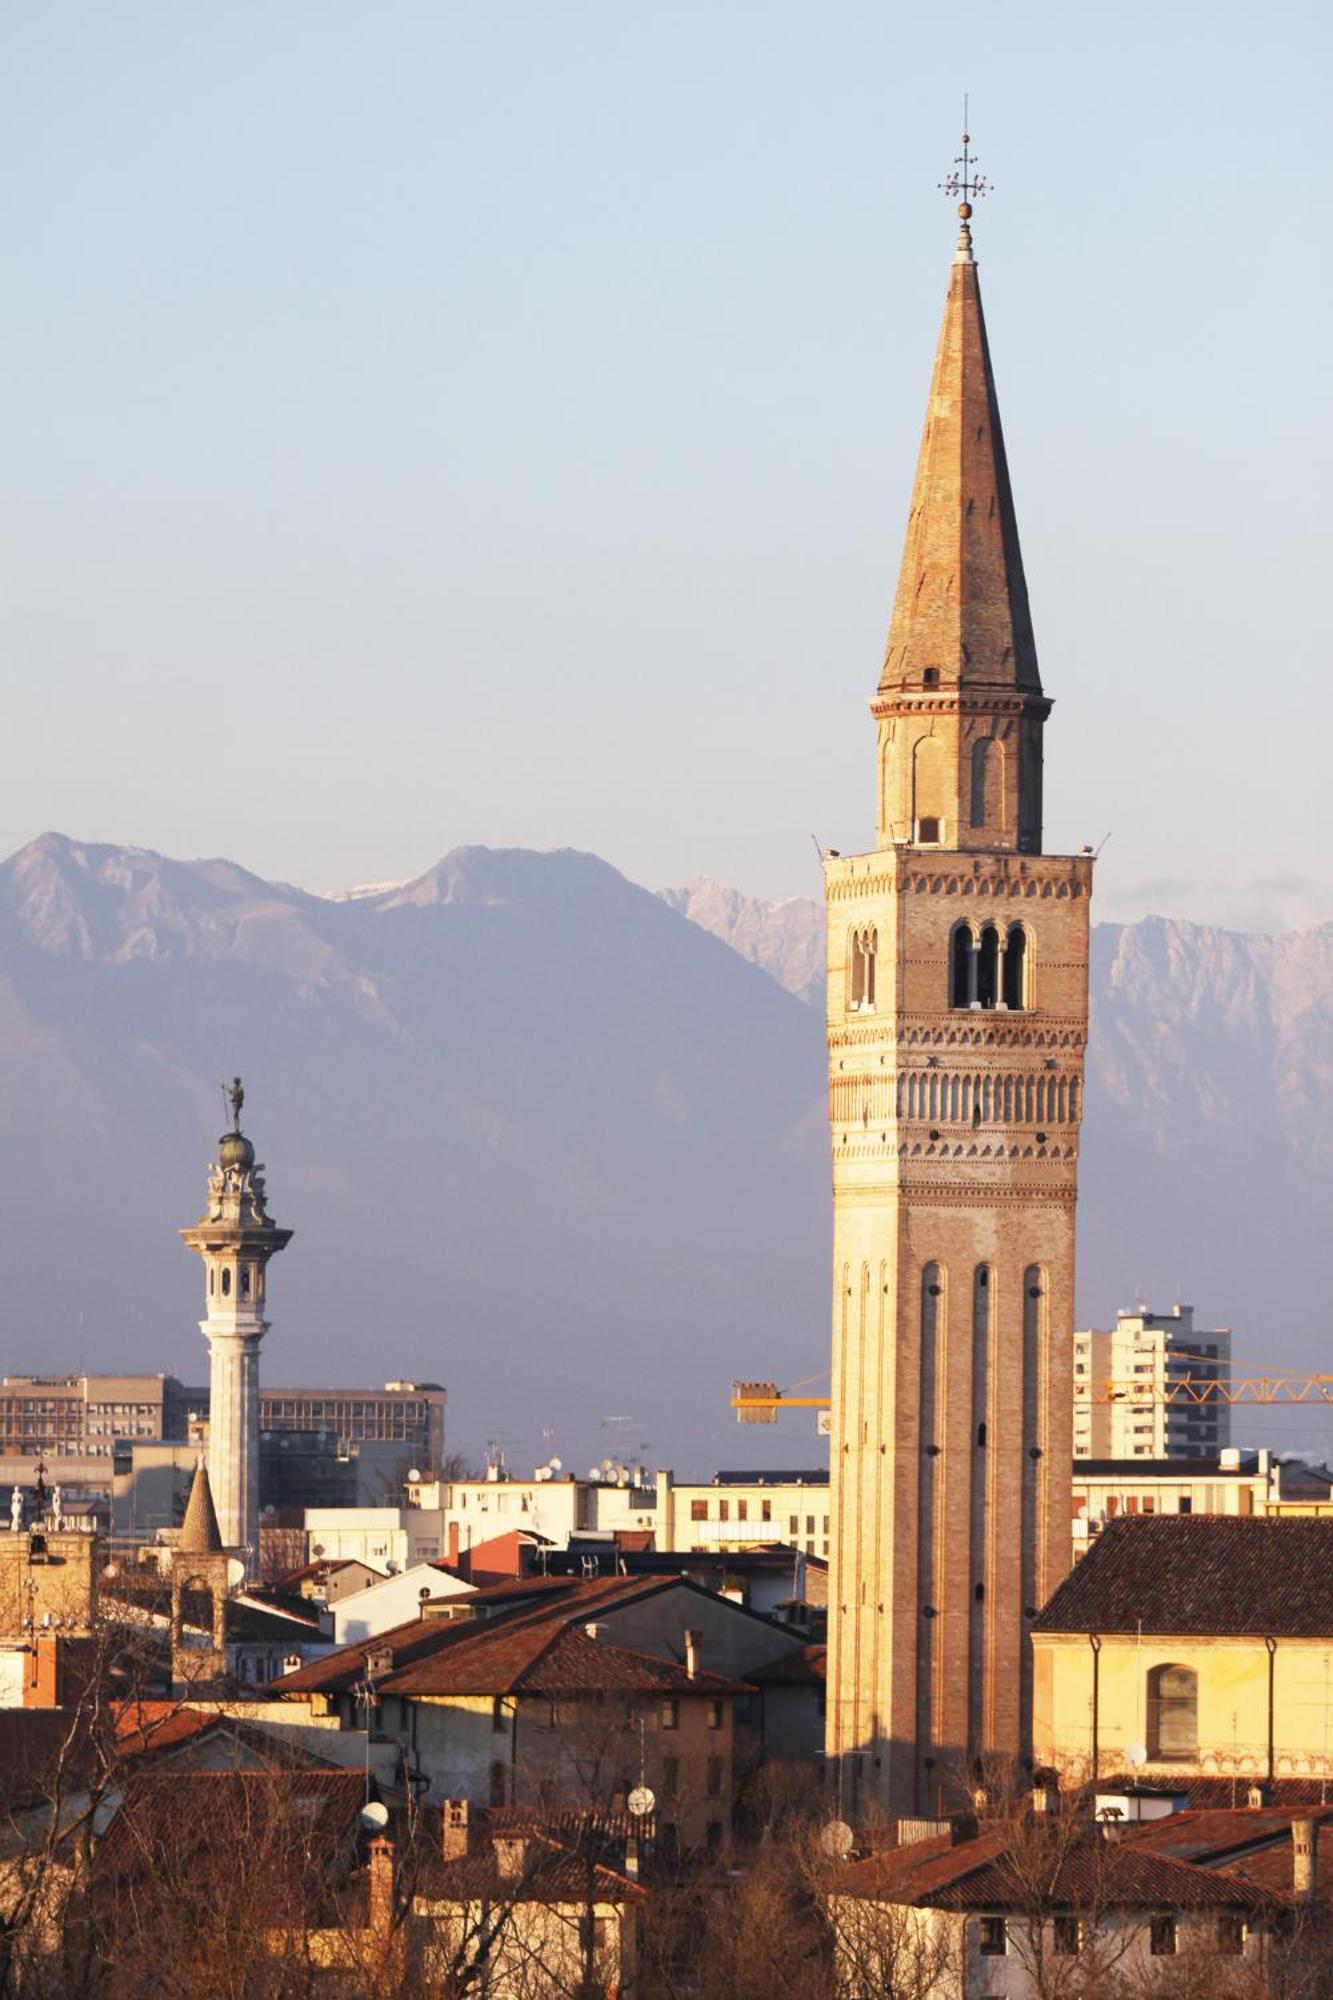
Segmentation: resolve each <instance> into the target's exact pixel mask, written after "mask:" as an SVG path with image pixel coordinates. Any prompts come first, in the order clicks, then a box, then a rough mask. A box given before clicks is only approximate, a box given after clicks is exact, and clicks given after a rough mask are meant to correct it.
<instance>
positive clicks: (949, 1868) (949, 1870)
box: [833, 1826, 1267, 1914]
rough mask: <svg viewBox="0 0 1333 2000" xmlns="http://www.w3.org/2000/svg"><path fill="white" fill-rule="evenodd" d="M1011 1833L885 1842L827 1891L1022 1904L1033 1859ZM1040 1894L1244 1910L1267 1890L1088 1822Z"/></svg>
mask: <svg viewBox="0 0 1333 2000" xmlns="http://www.w3.org/2000/svg"><path fill="white" fill-rule="evenodd" d="M1010 1839H1011V1836H1010V1833H1009V1830H1008V1829H988V1830H987V1831H985V1832H983V1833H980V1834H978V1835H977V1837H976V1838H975V1839H973V1840H963V1841H960V1842H958V1844H957V1845H956V1846H951V1845H950V1839H949V1836H948V1834H941V1835H939V1836H937V1837H936V1838H934V1839H932V1840H923V1841H914V1842H913V1843H912V1844H911V1845H910V1846H907V1847H894V1848H890V1849H888V1850H887V1851H886V1852H885V1853H883V1854H876V1855H872V1856H871V1857H870V1859H869V1860H867V1861H858V1862H853V1863H852V1864H851V1866H849V1867H847V1868H845V1869H842V1870H841V1871H840V1872H839V1874H838V1875H837V1876H836V1878H835V1881H834V1885H833V1888H834V1893H835V1894H837V1895H842V1896H859V1897H864V1898H866V1899H867V1900H869V1901H875V1902H888V1903H906V1904H912V1905H914V1906H916V1907H918V1908H929V1909H936V1910H954V1911H960V1912H964V1911H987V1910H989V1911H994V1912H996V1913H997V1914H1006V1913H1009V1912H1014V1913H1021V1912H1022V1911H1023V1910H1024V1909H1025V1908H1026V1907H1028V1903H1029V1899H1028V1897H1027V1896H1026V1895H1025V1894H1024V1883H1025V1881H1026V1879H1027V1876H1028V1874H1030V1873H1031V1870H1032V1863H1031V1861H1030V1860H1029V1859H1028V1858H1027V1857H1025V1856H1024V1855H1023V1854H1022V1853H1021V1850H1016V1851H1015V1852H1014V1853H1013V1854H1011V1850H1010ZM1042 1896H1043V1901H1044V1902H1045V1904H1046V1906H1047V1907H1048V1908H1053V1909H1056V1910H1066V1911H1070V1912H1079V1911H1087V1910H1092V1909H1098V1908H1100V1909H1133V1910H1184V1909H1215V1910H1235V1909H1242V1910H1253V1909H1255V1908H1256V1907H1258V1906H1259V1905H1261V1904H1262V1903H1263V1902H1264V1901H1266V1900H1267V1899H1266V1898H1265V1897H1264V1896H1262V1895H1261V1894H1260V1892H1259V1891H1257V1890H1256V1889H1254V1888H1252V1887H1251V1886H1250V1885H1249V1884H1247V1883H1244V1882H1241V1881H1238V1880H1235V1879H1234V1878H1232V1877H1231V1876H1225V1875H1220V1874H1215V1873H1213V1872H1211V1871H1210V1870H1208V1869H1206V1868H1196V1867H1193V1866H1191V1865H1190V1864H1189V1863H1188V1862H1184V1861H1173V1860H1171V1859H1169V1858H1167V1857H1164V1856H1161V1855H1158V1854H1155V1853H1151V1852H1139V1851H1138V1849H1137V1847H1136V1846H1134V1845H1132V1844H1126V1843H1123V1842H1121V1841H1110V1840H1107V1839H1106V1837H1105V1836H1104V1834H1103V1833H1102V1831H1101V1830H1100V1828H1097V1827H1094V1826H1090V1827H1089V1828H1088V1829H1087V1831H1086V1833H1085V1834H1083V1835H1081V1836H1080V1837H1075V1838H1074V1839H1072V1840H1071V1841H1070V1842H1069V1844H1068V1845H1067V1846H1063V1847H1059V1848H1057V1850H1056V1852H1055V1853H1054V1854H1053V1856H1052V1857H1051V1861H1050V1864H1049V1873H1044V1874H1043V1885H1042Z"/></svg>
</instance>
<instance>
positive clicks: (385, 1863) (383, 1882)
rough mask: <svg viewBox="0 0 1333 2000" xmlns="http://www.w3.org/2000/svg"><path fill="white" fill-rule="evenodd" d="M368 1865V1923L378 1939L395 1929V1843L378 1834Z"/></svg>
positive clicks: (370, 1852)
mask: <svg viewBox="0 0 1333 2000" xmlns="http://www.w3.org/2000/svg"><path fill="white" fill-rule="evenodd" d="M368 1855H369V1858H368V1860H367V1863H366V1878H367V1886H366V1922H367V1924H368V1925H369V1926H370V1929H371V1930H372V1931H374V1933H375V1935H376V1936H377V1937H387V1936H388V1935H389V1932H390V1931H391V1930H392V1929H393V1873H394V1869H393V1842H392V1841H391V1840H388V1839H386V1838H385V1836H384V1835H383V1834H382V1833H377V1834H376V1836H375V1838H374V1839H373V1840H372V1841H371V1843H370V1847H369V1850H368Z"/></svg>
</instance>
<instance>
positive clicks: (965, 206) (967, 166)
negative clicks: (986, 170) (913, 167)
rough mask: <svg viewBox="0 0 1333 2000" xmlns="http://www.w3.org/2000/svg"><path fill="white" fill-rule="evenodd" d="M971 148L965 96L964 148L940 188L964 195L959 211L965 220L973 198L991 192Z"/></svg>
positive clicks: (944, 191)
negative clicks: (978, 168)
mask: <svg viewBox="0 0 1333 2000" xmlns="http://www.w3.org/2000/svg"><path fill="white" fill-rule="evenodd" d="M971 148H972V135H971V133H970V132H968V130H967V99H966V98H964V99H963V150H962V152H961V153H959V154H958V155H957V157H956V159H955V160H954V163H953V172H952V173H951V174H950V175H949V178H948V180H947V181H941V182H940V188H941V190H942V192H943V193H945V194H947V195H949V196H950V197H951V198H953V197H956V196H958V195H961V196H962V197H963V198H962V200H961V201H960V202H959V204H958V213H959V214H960V215H961V216H962V218H963V221H964V222H967V221H968V220H970V218H971V214H972V201H973V198H974V197H976V199H978V200H980V198H981V196H982V195H983V194H989V193H990V182H989V181H988V180H987V179H986V177H985V175H984V174H979V173H978V172H977V170H976V168H977V161H976V155H975V154H974V153H973V152H972V150H971Z"/></svg>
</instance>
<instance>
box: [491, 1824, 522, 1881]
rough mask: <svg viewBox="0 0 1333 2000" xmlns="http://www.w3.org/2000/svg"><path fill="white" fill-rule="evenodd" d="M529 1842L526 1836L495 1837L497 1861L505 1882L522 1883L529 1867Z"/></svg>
mask: <svg viewBox="0 0 1333 2000" xmlns="http://www.w3.org/2000/svg"><path fill="white" fill-rule="evenodd" d="M527 1859H528V1842H527V1836H526V1834H521V1833H497V1834H496V1836H495V1860H496V1866H497V1867H498V1869H499V1871H500V1879H501V1880H502V1881H504V1882H520V1881H522V1879H523V1870H524V1868H525V1867H526V1866H527Z"/></svg>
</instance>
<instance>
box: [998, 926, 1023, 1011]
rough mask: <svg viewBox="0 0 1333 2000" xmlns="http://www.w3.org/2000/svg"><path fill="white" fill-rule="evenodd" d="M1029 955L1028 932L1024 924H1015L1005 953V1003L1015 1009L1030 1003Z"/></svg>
mask: <svg viewBox="0 0 1333 2000" xmlns="http://www.w3.org/2000/svg"><path fill="white" fill-rule="evenodd" d="M1027 956H1028V934H1027V932H1026V931H1025V930H1024V929H1023V926H1022V924H1015V925H1014V927H1013V929H1012V930H1011V931H1010V933H1009V938H1008V942H1007V944H1006V946H1005V953H1004V1004H1005V1006H1006V1007H1012V1008H1014V1009H1015V1010H1017V1009H1019V1008H1023V1007H1026V1006H1027V1004H1028V988H1027Z"/></svg>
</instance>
